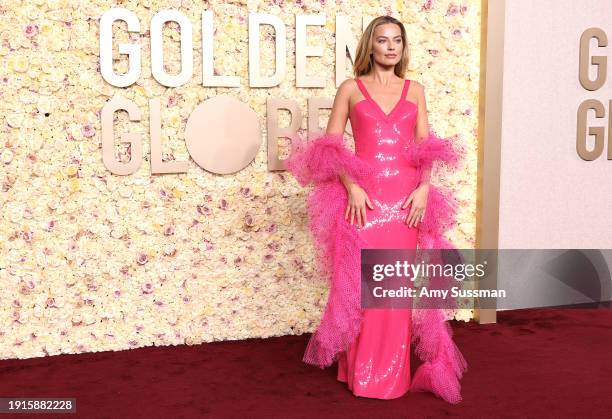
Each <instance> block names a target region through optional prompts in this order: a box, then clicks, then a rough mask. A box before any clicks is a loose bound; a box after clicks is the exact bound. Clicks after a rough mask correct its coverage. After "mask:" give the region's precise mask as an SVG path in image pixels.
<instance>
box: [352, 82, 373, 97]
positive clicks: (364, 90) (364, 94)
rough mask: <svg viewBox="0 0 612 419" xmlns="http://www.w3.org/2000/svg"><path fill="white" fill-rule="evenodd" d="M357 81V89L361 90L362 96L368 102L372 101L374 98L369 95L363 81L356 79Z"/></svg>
mask: <svg viewBox="0 0 612 419" xmlns="http://www.w3.org/2000/svg"><path fill="white" fill-rule="evenodd" d="M355 81H356V82H357V87H359V90H360V91H361V94H362V95H363V96H364V97H365V98H366V99H368V100H372V98H371V97H370V94H369V93H368V89H366V87H365V85H364V84H363V82H362V81H361V79H355Z"/></svg>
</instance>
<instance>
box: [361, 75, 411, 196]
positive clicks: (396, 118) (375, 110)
mask: <svg viewBox="0 0 612 419" xmlns="http://www.w3.org/2000/svg"><path fill="white" fill-rule="evenodd" d="M355 80H356V82H357V85H358V86H359V89H360V90H361V92H362V94H363V96H364V97H365V99H362V100H360V101H359V102H357V103H356V104H355V105H353V107H352V109H351V110H350V113H349V119H350V122H351V128H352V131H353V139H354V141H355V155H356V156H357V157H359V158H361V159H363V160H365V161H367V162H368V163H370V164H371V165H373V166H374V167H375V168H376V169H377V174H376V177H377V179H376V180H377V185H378V190H379V193H378V195H379V196H380V199H382V200H385V195H386V197H387V199H388V200H396V199H398V194H400V195H402V194H404V196H405V192H406V191H408V190H411V188H413V187H414V186H415V182H414V181H415V180H416V175H417V168H415V167H414V166H412V165H410V164H409V163H408V162H407V160H406V159H405V155H406V153H405V149H406V147H408V145H409V144H410V143H411V142H413V141H414V134H415V125H416V119H417V118H416V117H417V113H418V107H417V105H416V104H415V103H414V102H412V101H409V100H406V93H407V91H408V87H409V85H410V80H405V81H404V86H403V89H402V94H401V96H400V99H399V101H398V102H397V103H396V105H395V107H394V108H393V109H392V110H391V111H390V112H389V113H388V114H385V112H384V111H383V110H382V108H381V107H380V106H379V105H378V104H377V103H376V102H375V101H374V100H373V99H372V97H371V96H370V94H369V93H368V91H367V89H366V88H365V86H364V84H363V82H362V81H361V80H360V79H355Z"/></svg>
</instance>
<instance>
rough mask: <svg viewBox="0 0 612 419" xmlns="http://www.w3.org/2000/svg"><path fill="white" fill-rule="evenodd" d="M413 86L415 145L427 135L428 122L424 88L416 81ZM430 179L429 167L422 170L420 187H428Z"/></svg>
mask: <svg viewBox="0 0 612 419" xmlns="http://www.w3.org/2000/svg"><path fill="white" fill-rule="evenodd" d="M411 83H412V84H414V87H415V90H416V94H417V99H418V102H417V107H418V110H419V113H418V115H417V122H416V128H415V139H414V141H415V143H417V144H418V143H420V142H421V141H423V140H424V139H425V138H427V136H428V135H429V122H428V119H427V102H426V100H425V88H424V87H423V85H422V84H421V83H419V82H417V81H412V82H411ZM430 178H431V167H428V168H425V169H423V171H422V173H421V179H420V183H419V186H420V185H427V186H429V180H430Z"/></svg>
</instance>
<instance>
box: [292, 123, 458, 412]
mask: <svg viewBox="0 0 612 419" xmlns="http://www.w3.org/2000/svg"><path fill="white" fill-rule="evenodd" d="M290 138H291V141H292V152H291V154H290V156H289V157H288V158H287V159H286V160H285V162H284V164H285V168H286V169H287V170H288V171H289V172H290V173H291V174H292V175H293V176H294V177H295V178H296V179H297V181H298V182H299V183H300V185H302V186H307V185H310V184H312V185H313V186H314V188H313V190H312V191H310V193H309V195H308V198H307V211H308V218H309V222H308V227H309V230H310V232H311V234H312V237H313V239H314V242H315V248H316V249H317V263H318V268H319V270H320V273H321V275H322V276H323V277H324V278H325V280H327V281H328V282H329V284H330V292H329V296H328V301H327V305H326V307H325V310H324V313H323V317H322V318H321V321H320V323H319V325H318V327H317V329H316V330H315V332H314V333H313V334H312V336H311V338H310V340H309V342H308V345H307V347H306V351H305V353H304V357H303V361H304V362H305V363H307V364H311V365H315V366H318V367H320V368H325V367H327V366H330V365H332V364H333V363H334V362H336V361H337V360H338V356H339V354H340V353H341V352H342V351H345V350H347V349H348V347H349V345H350V344H351V343H352V342H353V341H354V340H355V339H356V337H357V336H358V334H359V330H360V325H361V320H362V310H361V295H360V290H361V263H360V259H361V248H363V246H364V243H362V242H361V241H360V238H359V235H358V232H357V229H356V226H351V225H350V223H349V222H348V221H346V220H345V219H344V211H345V208H346V203H347V199H348V193H347V191H346V188H345V187H344V185H343V184H342V182H341V181H340V178H339V175H340V174H342V173H344V174H347V175H348V176H350V177H351V178H352V179H353V180H355V181H356V182H358V183H359V184H360V186H361V187H362V188H363V189H364V190H365V191H366V193H368V192H369V191H370V187H371V185H370V181H371V179H372V178H373V176H372V175H373V174H374V173H375V172H374V169H373V167H371V166H370V165H369V164H368V163H367V162H365V161H363V160H361V159H359V158H358V157H357V156H355V154H354V153H353V152H352V151H351V150H350V149H348V148H347V147H346V146H345V145H344V136H343V135H341V134H327V133H322V132H317V133H315V135H314V136H313V139H312V140H311V141H304V140H303V139H302V138H301V137H300V136H299V135H295V136H291V137H290ZM460 154H461V153H460V150H459V149H457V148H456V147H454V146H453V145H452V143H451V142H450V141H448V140H442V139H440V138H439V137H437V136H436V135H435V134H434V133H433V131H432V132H430V134H429V136H428V137H427V138H426V139H425V140H423V141H421V142H419V143H418V144H415V143H412V144H411V145H410V146H409V147H407V148H406V157H407V158H408V159H409V161H410V162H412V164H414V165H415V166H420V167H421V169H423V168H424V167H432V165H433V164H434V162H435V161H441V162H444V163H446V164H447V165H449V167H457V165H458V163H459V161H460ZM427 202H428V203H427V209H426V211H425V218H424V220H423V222H422V223H421V225H420V227H419V235H418V238H417V247H418V248H421V249H452V248H453V246H452V243H450V241H448V240H447V239H445V238H444V234H445V232H446V231H447V230H448V229H449V228H451V227H452V226H454V225H455V216H456V211H457V201H456V199H455V198H454V195H453V193H452V191H450V190H448V189H443V188H440V187H437V186H434V185H430V188H429V193H428V198H427ZM433 254H434V255H436V253H435V252H434V253H433ZM434 258H435V256H434ZM434 280H439V278H434ZM412 342H413V343H414V344H415V347H416V349H415V352H416V353H417V355H418V356H419V357H420V359H421V360H422V361H423V362H424V363H423V364H422V365H421V366H419V369H418V370H417V372H416V374H415V376H414V378H413V381H412V386H411V391H426V390H427V391H431V392H433V393H434V394H435V395H436V396H438V397H441V398H443V399H444V400H446V401H448V402H450V403H457V402H458V401H460V400H461V396H460V389H461V386H460V383H459V379H460V378H461V376H462V374H463V372H464V371H466V369H467V363H466V361H465V359H464V358H463V355H461V352H460V351H459V349H458V348H457V346H456V345H455V344H454V342H453V340H452V330H451V328H450V325H449V324H448V323H447V322H446V320H445V319H444V313H443V311H442V310H441V309H428V308H421V309H415V310H414V314H413V337H412Z"/></svg>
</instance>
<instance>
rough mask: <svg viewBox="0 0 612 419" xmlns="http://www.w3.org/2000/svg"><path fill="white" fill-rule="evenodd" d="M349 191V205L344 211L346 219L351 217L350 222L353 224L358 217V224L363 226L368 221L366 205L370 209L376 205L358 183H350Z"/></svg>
mask: <svg viewBox="0 0 612 419" xmlns="http://www.w3.org/2000/svg"><path fill="white" fill-rule="evenodd" d="M347 191H348V205H347V206H346V211H345V212H344V219H345V220H348V219H349V217H350V223H351V225H353V221H354V220H355V218H356V219H357V224H358V225H360V226H361V227H363V226H364V225H365V223H367V222H368V220H367V217H366V205H367V206H369V207H370V209H374V206H373V205H372V202H370V198H369V197H368V194H367V193H366V192H365V191H364V190H363V188H362V187H361V186H359V185H358V184H357V183H352V184H350V185H349V186H348V187H347Z"/></svg>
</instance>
